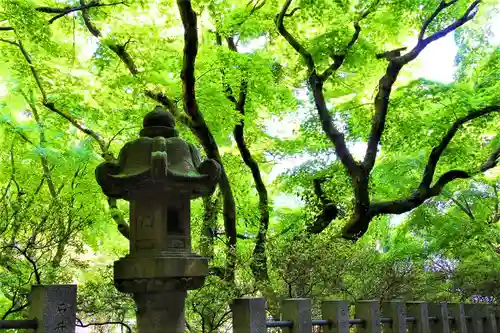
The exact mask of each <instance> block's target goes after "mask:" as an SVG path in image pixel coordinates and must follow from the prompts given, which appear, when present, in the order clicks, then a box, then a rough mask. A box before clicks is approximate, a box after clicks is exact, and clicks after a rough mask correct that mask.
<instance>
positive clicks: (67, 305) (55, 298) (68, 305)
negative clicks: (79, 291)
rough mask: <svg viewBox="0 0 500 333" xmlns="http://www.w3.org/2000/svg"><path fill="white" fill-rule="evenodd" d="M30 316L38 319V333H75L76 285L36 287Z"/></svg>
mask: <svg viewBox="0 0 500 333" xmlns="http://www.w3.org/2000/svg"><path fill="white" fill-rule="evenodd" d="M30 298H31V301H30V309H29V316H30V318H32V319H36V320H37V323H38V327H37V329H36V332H37V333H49V332H50V333H51V332H58V333H74V332H75V322H76V285H34V286H33V287H31V295H30Z"/></svg>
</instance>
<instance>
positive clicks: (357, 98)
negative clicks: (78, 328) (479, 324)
mask: <svg viewBox="0 0 500 333" xmlns="http://www.w3.org/2000/svg"><path fill="white" fill-rule="evenodd" d="M283 2H284V1H277V0H267V1H257V0H254V1H248V0H244V1H243V0H222V1H211V0H210V1H209V0H197V1H192V3H193V6H194V8H195V10H196V12H197V14H198V35H199V50H198V57H197V59H196V69H195V77H196V98H197V101H198V104H199V108H200V110H201V112H202V114H203V117H204V119H205V121H206V123H207V125H208V127H209V129H210V131H211V133H212V134H213V137H214V139H215V141H216V143H217V145H218V148H219V151H220V154H221V157H222V162H223V164H224V168H225V171H226V173H227V175H228V177H229V182H230V185H231V186H232V191H233V195H234V200H235V202H236V214H237V216H236V220H237V232H238V234H239V236H240V238H239V239H238V244H237V245H238V246H237V249H236V255H237V268H236V274H235V275H236V279H235V281H234V283H229V282H228V281H223V280H221V279H220V278H219V277H217V276H210V277H208V278H207V280H206V283H205V286H204V287H203V288H201V289H200V290H197V291H192V292H190V294H189V297H188V299H187V302H186V309H187V313H186V320H187V323H188V324H189V326H190V327H191V332H203V333H205V332H216V331H218V330H222V329H224V328H227V327H228V325H229V323H230V309H229V304H230V301H231V299H233V298H235V297H242V296H264V297H267V298H268V299H269V300H270V301H269V306H270V312H271V315H273V316H276V307H277V304H278V303H279V300H281V299H282V298H286V297H312V298H314V299H315V300H320V299H331V298H344V299H348V300H357V299H368V298H370V299H372V298H377V299H383V300H387V299H391V298H400V297H401V298H404V299H408V300H410V299H428V300H436V301H438V300H446V301H457V300H461V301H472V298H473V297H474V296H484V297H489V298H490V299H491V300H492V301H493V302H497V303H498V301H499V297H500V295H499V290H500V288H499V283H500V281H499V278H498V277H499V276H500V274H499V272H500V266H499V262H500V261H499V260H498V259H499V255H500V254H499V253H500V250H499V249H500V225H499V218H500V214H499V210H500V206H499V196H498V195H499V194H498V193H499V192H500V188H499V186H500V184H499V182H498V179H499V175H500V174H499V172H498V167H497V168H494V169H492V170H490V171H489V172H487V173H485V174H481V175H476V177H475V178H474V179H473V180H463V181H454V182H452V183H450V184H449V185H447V187H446V188H445V191H444V192H443V193H442V194H441V195H440V196H437V197H434V198H432V199H429V200H427V201H426V202H425V203H424V204H423V205H422V206H420V207H419V208H417V209H415V210H413V211H411V212H410V213H409V214H408V215H407V216H406V217H403V218H402V219H399V218H400V216H398V217H394V216H379V217H377V218H376V219H374V221H373V222H372V223H371V225H370V229H369V231H368V233H367V234H366V235H364V236H363V238H362V239H361V240H360V241H358V242H357V243H356V244H352V243H349V242H347V241H344V240H342V239H340V238H339V237H338V234H339V230H340V229H341V228H342V226H343V225H344V224H345V223H346V222H347V221H348V220H349V218H350V213H351V212H352V207H353V205H354V202H353V198H354V196H353V193H352V186H351V181H352V179H351V175H349V173H348V172H346V170H345V169H344V167H343V166H342V164H341V163H340V161H338V159H337V158H336V155H335V149H334V147H333V145H332V142H331V141H330V140H329V139H328V137H327V136H326V135H325V134H324V132H323V130H322V126H321V123H320V122H319V120H318V116H317V111H316V107H315V105H314V99H313V97H312V95H311V93H310V89H309V87H308V86H307V83H306V82H305V79H306V76H307V74H308V73H306V70H305V66H304V64H303V60H302V58H300V59H299V57H298V55H297V54H296V52H295V50H293V48H291V47H290V45H289V44H288V43H287V42H286V41H285V40H284V39H283V38H282V37H281V36H280V35H279V34H278V31H277V29H276V27H275V22H274V20H275V17H276V14H278V13H279V11H280V10H281V6H282V5H283ZM87 3H89V1H87ZM102 3H111V1H110V2H105V1H102ZM439 3H440V0H425V1H422V0H421V1H414V0H404V1H386V0H381V1H375V0H372V1H365V0H362V1H361V0H359V1H358V0H314V1H313V0H300V1H299V0H296V1H293V3H292V5H291V7H290V9H294V8H298V9H297V10H295V11H294V12H293V15H292V16H291V17H289V16H287V17H286V20H285V26H286V27H287V29H288V30H289V31H290V33H291V34H292V35H293V36H297V40H298V41H299V42H300V43H302V44H303V45H304V46H305V47H306V49H307V50H308V51H309V52H310V53H311V55H312V57H313V58H314V60H315V62H316V64H317V66H318V71H319V72H322V71H323V70H325V69H326V68H328V67H329V66H330V65H331V62H332V56H334V55H340V54H344V53H345V52H346V46H347V44H348V43H349V41H350V40H351V38H352V35H353V33H354V31H355V30H354V24H353V23H354V22H355V21H357V20H358V19H359V18H360V15H362V13H364V12H365V11H366V10H368V9H369V8H372V5H376V6H375V7H373V8H374V10H373V12H371V13H370V14H369V15H368V16H367V17H366V18H364V19H363V20H362V21H361V22H360V26H361V33H360V36H359V39H358V40H357V42H356V43H355V45H354V46H353V47H352V48H351V49H350V50H348V52H347V54H346V59H345V62H344V64H343V65H342V67H341V68H340V69H339V70H338V71H337V72H336V73H334V75H332V77H331V78H330V79H329V80H328V81H326V82H325V84H324V94H325V99H326V103H327V106H328V109H329V112H330V114H331V115H332V117H333V120H334V122H335V124H336V125H337V127H338V128H339V129H341V130H342V131H343V133H344V136H345V138H346V141H347V144H348V146H349V147H350V148H352V149H351V151H352V152H353V155H354V157H355V159H357V160H360V159H362V158H363V154H364V150H365V144H366V142H367V140H368V137H369V135H370V133H369V128H370V126H371V121H372V116H373V99H374V96H375V94H376V93H377V91H376V89H375V87H377V84H378V80H379V79H380V78H381V77H382V75H383V74H384V72H385V70H386V65H387V61H386V60H384V59H376V57H375V55H376V54H377V53H380V52H383V51H388V50H392V49H394V48H398V47H401V46H408V47H409V48H411V47H412V43H414V41H415V39H416V35H417V32H418V31H419V29H420V28H421V26H422V24H423V22H425V20H426V19H427V18H428V17H429V16H430V15H431V14H432V13H433V11H434V10H435V8H436V7H437V6H438V4H439ZM79 4H80V3H79V2H78V1H55V0H54V1H52V0H36V1H35V0H33V1H22V0H0V28H1V27H7V26H9V27H12V28H13V29H14V30H13V31H12V30H2V29H0V35H1V36H0V39H1V41H0V43H1V47H0V137H1V138H2V139H1V140H0V317H1V316H3V315H4V314H7V315H8V318H9V319H13V318H22V317H23V316H25V315H26V311H25V310H24V307H23V305H24V304H25V303H26V301H27V295H28V292H29V289H30V285H31V284H34V283H37V282H41V283H78V284H79V299H78V302H79V318H80V319H81V320H83V321H84V322H104V321H121V322H124V323H127V324H128V325H129V326H132V327H134V304H133V301H132V300H131V298H130V297H129V296H128V295H123V294H120V293H118V292H117V291H116V290H115V288H114V286H113V284H112V272H111V264H112V262H113V261H114V260H116V259H117V258H119V257H121V256H124V255H125V254H126V253H127V251H128V243H127V240H126V239H125V238H124V237H123V236H122V235H121V234H120V233H119V232H118V231H117V229H116V224H115V222H114V221H113V219H112V216H111V213H110V209H109V207H108V205H107V201H106V197H105V196H104V195H102V192H101V189H100V188H99V187H98V185H97V183H96V181H95V178H94V169H95V167H96V166H97V164H98V163H100V162H101V161H102V158H101V157H102V153H103V151H102V149H101V147H100V146H99V144H98V142H96V140H94V139H93V138H92V137H90V136H88V135H87V134H85V133H83V132H82V131H81V130H79V129H78V128H76V127H75V126H73V125H71V124H70V122H68V120H67V119H66V118H64V117H61V115H60V114H57V113H55V112H53V111H51V110H50V109H49V108H47V107H46V103H47V102H52V103H54V105H55V106H56V107H57V109H58V110H60V111H62V112H63V113H64V114H65V115H66V116H67V118H71V119H73V120H75V122H76V123H77V124H78V125H79V126H83V127H84V128H88V129H91V130H92V131H94V132H95V133H97V134H99V135H100V137H102V140H103V141H104V142H105V144H106V145H109V150H110V152H111V153H112V154H113V155H114V156H117V154H118V152H119V150H120V148H121V147H123V145H124V144H125V143H126V142H127V141H129V140H131V139H132V138H135V137H137V135H138V132H139V130H140V128H141V122H142V117H143V116H144V114H146V113H147V112H148V111H150V110H151V109H152V108H153V107H154V106H155V105H156V104H157V101H154V100H152V99H151V98H150V97H148V94H147V92H148V91H153V92H156V93H157V92H163V93H165V94H166V95H167V96H168V97H169V98H170V99H171V101H172V102H173V103H174V104H175V105H176V106H177V108H178V109H179V110H180V113H181V114H182V115H185V113H184V110H183V107H184V105H183V96H182V93H183V90H182V82H181V78H180V71H181V69H182V66H183V62H182V56H183V47H184V43H183V33H184V32H183V30H182V26H180V16H179V13H178V9H177V7H176V4H175V2H174V1H129V2H127V4H126V5H124V4H115V5H112V6H103V7H95V8H90V9H89V10H88V14H89V17H90V19H91V21H92V23H93V24H94V25H95V27H96V28H97V29H99V31H100V33H101V35H102V37H101V38H95V37H94V36H92V35H91V33H90V32H89V30H88V28H87V27H86V25H85V21H84V19H83V15H82V12H81V10H76V11H74V12H72V13H71V14H68V15H65V16H62V17H61V18H59V19H57V20H55V21H54V22H53V23H51V24H49V23H48V20H49V19H50V18H51V17H53V16H54V15H55V14H51V13H44V12H41V11H37V10H36V9H37V8H39V7H41V6H44V7H46V6H49V7H56V8H62V7H64V6H78V5H79ZM468 4H469V2H468V1H465V0H461V1H458V2H457V3H456V5H454V6H451V7H450V8H447V9H446V10H445V11H444V12H443V13H442V14H441V15H439V17H438V18H437V19H436V20H435V21H433V22H432V24H431V25H430V26H429V28H428V31H427V36H428V35H430V34H432V33H434V32H436V31H439V30H440V29H442V28H443V27H445V26H447V25H448V24H450V23H451V22H453V21H454V20H455V19H456V18H458V17H460V16H461V15H462V14H463V12H464V11H465V9H466V8H467V6H468ZM494 5H495V3H494V1H484V5H482V7H481V9H480V11H479V12H478V14H477V17H476V19H475V20H474V21H472V22H469V23H468V24H467V25H465V26H464V27H462V28H460V30H457V31H455V32H454V40H455V42H456V44H457V46H458V53H457V55H456V65H457V71H456V74H455V80H454V81H453V82H450V83H446V84H445V83H442V82H434V81H431V80H429V79H426V78H425V77H421V76H422V75H420V72H419V68H418V65H412V66H408V68H406V67H405V69H404V70H403V72H402V73H401V75H400V77H399V78H398V81H396V85H395V86H394V87H393V93H392V95H391V99H390V105H389V113H388V116H387V121H386V127H385V132H384V134H383V137H382V141H381V144H380V152H379V154H378V158H377V161H376V165H375V168H374V169H373V171H372V173H371V179H370V188H369V192H370V197H371V200H372V201H374V202H376V201H387V200H394V199H400V198H403V197H406V196H408V195H410V194H411V193H412V192H413V191H414V190H415V189H416V188H418V186H419V184H420V182H421V179H422V173H423V170H424V167H425V164H426V162H427V158H428V156H429V154H430V152H431V151H432V149H433V147H435V146H437V145H438V144H439V142H440V140H441V138H442V137H443V135H444V134H445V133H446V131H448V129H449V128H450V126H451V125H452V124H453V122H454V121H456V120H457V119H458V118H459V117H462V116H464V115H466V114H467V113H468V112H470V111H471V110H473V109H477V108H481V107H484V106H487V105H500V104H499V103H500V85H499V84H500V83H499V82H500V80H498V78H499V77H500V49H499V48H498V45H494V44H493V43H491V38H489V37H491V35H492V34H491V33H489V31H488V26H489V25H491V22H492V21H493V20H494V19H495V18H496V19H498V16H496V17H495V16H494V12H493V10H492V8H493V6H494ZM289 13H290V11H289ZM217 35H219V36H220V43H219V42H218V38H217V37H218V36H217ZM227 38H232V39H233V41H234V42H235V45H236V47H237V50H238V52H234V51H232V50H230V49H229V48H228V45H227ZM6 41H7V42H6ZM9 42H10V43H9ZM19 42H20V43H21V45H22V46H23V47H24V50H25V51H26V52H27V53H28V54H29V56H30V59H31V61H32V66H30V65H29V64H28V63H27V61H26V58H25V57H24V55H23V54H22V52H21V51H20V48H19V47H18V46H16V45H12V43H19ZM110 46H111V47H113V46H122V47H123V48H124V49H125V50H126V51H127V52H128V54H129V55H130V57H131V58H132V59H133V61H134V64H135V66H136V67H137V70H138V73H137V74H136V75H131V73H130V72H129V70H128V69H127V67H126V66H125V65H124V63H123V61H121V60H120V59H119V57H118V56H117V55H116V53H115V52H113V51H112V50H111V49H110ZM435 56H436V57H439V56H440V55H439V54H436V55H435ZM32 70H35V72H36V73H37V75H38V77H39V81H38V82H37V80H35V77H34V76H33V72H32ZM242 81H244V82H245V83H246V84H247V86H246V93H247V99H246V103H245V113H244V115H242V114H240V112H238V111H236V110H235V107H234V104H233V103H232V102H231V101H230V100H229V99H228V98H227V95H226V93H225V89H226V88H227V86H230V87H231V90H232V94H233V95H234V96H236V97H238V96H239V94H240V89H241V87H242V85H241V83H242ZM39 85H41V87H42V89H40V86H39ZM42 90H43V92H42ZM44 94H45V95H46V98H47V100H44V96H43V95H44ZM178 116H179V115H178ZM241 121H244V139H245V142H246V144H247V147H248V149H249V150H250V152H251V154H252V157H253V158H254V160H255V161H256V162H257V164H258V165H259V168H260V172H261V173H262V176H263V179H264V183H265V185H266V188H267V192H268V195H269V203H270V205H269V213H270V223H269V230H268V233H267V243H266V254H267V259H268V260H267V265H268V275H269V280H268V281H267V282H265V283H262V282H258V281H255V277H254V276H253V275H252V267H251V263H252V260H253V250H254V246H255V239H256V238H257V237H256V235H257V234H258V232H259V223H260V222H261V214H260V206H259V196H258V192H257V190H256V188H255V181H254V177H253V175H252V173H251V172H250V170H249V168H248V166H247V165H246V164H245V162H244V161H243V160H242V158H241V154H240V152H239V150H238V147H237V145H236V143H235V138H234V128H235V125H238V124H240V122H241ZM177 124H178V129H179V130H180V132H181V136H182V137H183V138H185V139H186V140H189V141H191V142H194V143H196V144H197V145H199V146H200V148H201V145H200V144H199V141H198V139H199V138H197V137H196V136H195V135H194V134H193V133H192V132H191V130H190V128H189V127H188V126H186V125H183V124H182V120H181V118H180V117H179V119H178V121H177ZM287 126H289V127H293V129H290V130H289V128H286V127H287ZM276 133H278V134H276ZM283 133H285V134H283ZM499 133H500V122H499V121H498V113H497V114H496V115H495V114H491V115H488V116H485V117H481V118H478V119H475V120H473V121H471V122H469V123H467V124H466V125H465V126H463V127H462V128H461V129H460V130H459V131H458V133H457V134H456V135H455V137H454V138H453V140H452V142H451V143H450V145H449V146H448V147H447V149H446V150H445V152H444V153H443V155H442V157H441V159H440V160H439V163H438V165H437V169H436V177H435V178H434V180H435V179H437V177H439V176H440V175H442V174H444V173H445V172H446V171H449V170H453V169H460V170H465V171H470V172H475V171H476V170H477V169H478V168H479V166H480V165H481V163H483V162H484V161H485V160H486V159H487V157H488V156H489V155H490V154H491V152H492V151H493V150H494V149H495V148H496V147H498V145H499V144H500V135H499ZM359 148H362V151H361V149H359ZM296 160H299V161H302V162H300V163H297V164H293V165H292V163H294V161H296ZM278 169H282V170H284V171H283V172H281V173H278V172H276V170H278ZM315 179H326V180H327V181H325V182H324V183H323V184H322V190H323V192H324V195H325V197H326V198H327V199H328V200H329V201H331V202H333V203H335V204H336V206H337V207H338V209H339V215H338V217H337V218H336V219H335V220H333V222H332V223H331V224H330V225H329V226H328V227H327V228H326V229H325V230H324V231H323V232H322V233H320V234H318V235H310V234H307V233H306V226H308V225H309V224H311V223H313V222H314V221H315V219H316V218H317V217H318V215H319V214H321V212H322V210H323V208H324V202H323V201H322V200H321V198H319V197H318V195H317V193H316V192H315V189H314V186H313V183H314V180H315ZM54 190H55V191H54ZM207 202H208V203H209V204H210V205H211V206H209V204H207ZM222 206H223V205H222V199H221V196H220V190H219V189H218V190H217V191H216V194H214V195H213V196H212V197H211V198H210V200H207V201H203V200H201V199H200V200H196V201H194V202H193V203H192V209H191V211H192V218H191V221H192V239H193V247H194V249H195V251H196V252H201V251H203V252H204V254H206V255H207V256H209V257H210V266H211V268H221V267H224V265H225V261H226V258H227V256H226V254H227V253H226V251H227V247H226V243H227V239H226V237H225V236H224V227H223V226H224V214H223V212H222V210H221V209H222V208H221V207H222ZM210 207H211V208H213V211H214V214H213V216H211V217H210V218H209V217H207V211H208V209H209V208H210ZM118 208H119V209H118V210H114V212H116V211H119V212H121V214H122V215H123V216H125V217H126V216H127V215H128V204H127V202H124V201H123V202H119V203H118ZM397 223H399V224H397ZM396 224H397V225H396ZM208 228H210V229H208ZM37 280H39V281H37ZM16 309H17V310H19V311H16ZM106 330H107V331H111V328H106Z"/></svg>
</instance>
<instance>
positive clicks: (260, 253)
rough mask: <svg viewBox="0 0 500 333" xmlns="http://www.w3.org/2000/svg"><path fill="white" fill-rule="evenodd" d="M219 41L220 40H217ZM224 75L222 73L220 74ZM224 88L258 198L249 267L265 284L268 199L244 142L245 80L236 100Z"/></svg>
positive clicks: (232, 46)
mask: <svg viewBox="0 0 500 333" xmlns="http://www.w3.org/2000/svg"><path fill="white" fill-rule="evenodd" d="M218 40H220V38H218ZM226 42H227V45H228V48H229V49H230V50H231V51H232V52H235V53H238V49H237V47H236V44H235V42H234V39H233V38H232V37H228V38H226ZM222 73H223V75H224V72H222ZM223 84H224V86H225V92H226V95H227V98H228V99H229V100H230V101H231V102H232V103H233V105H234V109H235V110H236V111H237V112H238V113H239V114H240V116H241V118H240V122H239V123H238V124H236V125H235V126H234V130H233V135H234V139H235V141H236V145H237V146H238V150H239V152H240V155H241V158H242V159H243V162H244V163H245V165H246V166H247V167H248V168H249V169H250V172H251V173H252V177H253V180H254V183H255V189H256V190H257V194H258V196H259V213H260V221H259V232H258V234H257V237H256V240H255V246H254V249H253V252H252V261H251V263H250V267H251V270H252V273H253V275H254V277H255V279H256V280H257V281H260V282H266V281H268V280H269V275H268V272H267V257H266V241H267V231H268V228H269V198H268V193H267V188H266V185H265V184H264V181H263V179H262V175H261V172H260V167H259V164H258V163H257V161H256V160H255V158H254V157H253V156H252V153H251V152H250V149H249V148H248V145H247V142H246V140H245V120H244V116H245V103H246V99H247V94H248V82H247V81H246V79H245V78H242V79H241V82H240V93H239V96H238V99H236V97H235V96H234V95H233V92H232V89H231V87H230V86H229V85H228V84H226V83H225V82H224V83H223Z"/></svg>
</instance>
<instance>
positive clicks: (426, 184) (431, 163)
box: [419, 106, 500, 189]
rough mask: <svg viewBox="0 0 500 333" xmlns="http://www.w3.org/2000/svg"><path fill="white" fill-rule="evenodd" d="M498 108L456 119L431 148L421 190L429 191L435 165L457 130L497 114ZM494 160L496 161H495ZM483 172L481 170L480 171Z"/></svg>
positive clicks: (482, 110)
mask: <svg viewBox="0 0 500 333" xmlns="http://www.w3.org/2000/svg"><path fill="white" fill-rule="evenodd" d="M499 111H500V106H488V107H485V108H482V109H479V110H474V111H471V112H469V113H468V114H467V115H465V116H463V117H461V118H459V119H457V120H456V121H455V122H454V123H453V124H452V126H451V127H450V129H449V130H448V132H447V133H446V134H445V135H444V136H443V138H442V139H441V142H440V143H439V145H437V146H436V147H434V148H432V151H431V153H430V155H429V158H428V160H427V165H426V166H425V169H424V174H423V177H422V182H421V183H420V186H419V187H421V188H423V189H429V188H430V185H431V183H432V179H433V178H434V172H435V171H436V166H437V163H438V162H439V158H440V157H441V155H442V154H443V151H444V150H445V149H446V147H447V146H448V144H449V143H450V142H451V140H452V139H453V137H454V136H455V134H456V133H457V131H458V130H459V128H460V127H461V126H462V125H463V124H465V123H466V122H468V121H471V120H473V119H476V118H479V117H482V116H484V115H487V114H489V113H492V112H499ZM495 160H496V159H495ZM481 171H483V170H481Z"/></svg>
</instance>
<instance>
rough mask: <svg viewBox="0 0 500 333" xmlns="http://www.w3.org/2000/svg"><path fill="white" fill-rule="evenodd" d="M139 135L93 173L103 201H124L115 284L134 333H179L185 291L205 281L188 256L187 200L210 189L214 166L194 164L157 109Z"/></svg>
mask: <svg viewBox="0 0 500 333" xmlns="http://www.w3.org/2000/svg"><path fill="white" fill-rule="evenodd" d="M140 136H141V137H140V138H139V139H136V140H133V141H131V142H128V143H127V144H125V146H124V147H123V148H122V150H121V151H120V155H119V157H118V161H113V162H104V163H102V164H101V165H99V166H98V167H97V169H96V179H97V182H98V183H99V185H100V186H101V188H102V190H103V192H104V193H105V194H106V195H107V196H109V197H112V198H117V199H125V200H128V201H129V202H130V235H129V239H130V253H129V254H128V255H127V256H125V257H124V258H121V259H120V260H118V261H116V262H115V265H114V280H115V286H116V288H117V289H118V290H119V291H121V292H124V293H132V294H133V296H134V300H135V303H136V305H137V327H138V331H139V332H141V333H146V332H147V333H156V332H158V333H159V332H162V333H183V332H184V301H185V298H186V295H187V290H191V289H197V288H200V287H201V286H202V285H203V283H204V280H205V276H207V275H208V263H207V259H206V258H203V257H200V256H198V255H196V254H194V253H192V252H191V234H190V232H191V230H190V200H192V199H194V198H197V197H200V196H202V195H206V194H210V193H211V192H213V191H214V189H215V186H216V184H217V182H218V179H219V176H220V166H219V164H217V162H215V161H213V160H206V161H203V162H201V159H200V155H199V152H198V150H197V149H196V147H195V146H194V145H192V144H190V143H187V142H185V141H184V140H182V139H181V138H179V137H178V133H177V131H176V129H175V121H174V118H173V116H172V115H171V114H170V113H168V112H166V111H164V110H163V109H162V108H161V107H156V108H155V110H153V111H152V112H150V113H148V114H147V115H146V116H145V118H144V122H143V129H142V130H141V132H140Z"/></svg>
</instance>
